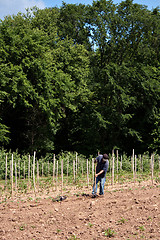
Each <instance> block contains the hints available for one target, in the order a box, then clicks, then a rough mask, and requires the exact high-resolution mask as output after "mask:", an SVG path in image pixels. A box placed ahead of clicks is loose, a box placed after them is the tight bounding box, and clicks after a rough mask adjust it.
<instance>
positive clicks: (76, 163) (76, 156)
mask: <svg viewBox="0 0 160 240" xmlns="http://www.w3.org/2000/svg"><path fill="white" fill-rule="evenodd" d="M77 164H78V163H77V152H76V176H77Z"/></svg>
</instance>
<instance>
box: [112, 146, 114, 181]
mask: <svg viewBox="0 0 160 240" xmlns="http://www.w3.org/2000/svg"><path fill="white" fill-rule="evenodd" d="M112 185H114V150H112Z"/></svg>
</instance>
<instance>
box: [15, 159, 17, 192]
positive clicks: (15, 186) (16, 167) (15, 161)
mask: <svg viewBox="0 0 160 240" xmlns="http://www.w3.org/2000/svg"><path fill="white" fill-rule="evenodd" d="M15 191H16V193H17V166H16V161H15Z"/></svg>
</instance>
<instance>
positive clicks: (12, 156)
mask: <svg viewBox="0 0 160 240" xmlns="http://www.w3.org/2000/svg"><path fill="white" fill-rule="evenodd" d="M11 189H12V197H13V154H12V161H11Z"/></svg>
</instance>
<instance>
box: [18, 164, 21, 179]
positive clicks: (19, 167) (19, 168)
mask: <svg viewBox="0 0 160 240" xmlns="http://www.w3.org/2000/svg"><path fill="white" fill-rule="evenodd" d="M18 170H19V171H18V173H19V174H18V175H19V180H20V175H21V166H20V159H19V160H18Z"/></svg>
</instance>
